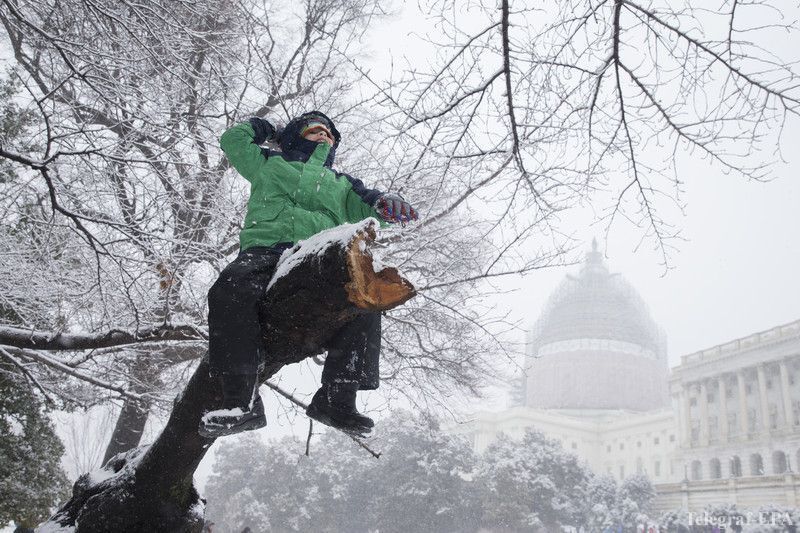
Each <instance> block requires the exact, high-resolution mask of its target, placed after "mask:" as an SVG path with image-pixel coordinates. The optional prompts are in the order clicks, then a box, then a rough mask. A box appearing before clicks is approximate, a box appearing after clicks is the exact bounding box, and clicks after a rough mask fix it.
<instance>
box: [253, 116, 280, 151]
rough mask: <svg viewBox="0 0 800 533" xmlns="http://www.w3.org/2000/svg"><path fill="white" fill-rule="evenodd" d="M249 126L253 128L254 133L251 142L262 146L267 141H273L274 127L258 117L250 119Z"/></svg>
mask: <svg viewBox="0 0 800 533" xmlns="http://www.w3.org/2000/svg"><path fill="white" fill-rule="evenodd" d="M250 125H251V126H253V131H255V132H256V137H255V139H253V142H254V143H256V144H264V143H265V142H267V141H274V140H275V133H276V132H275V126H273V125H272V124H270V123H269V121H268V120H265V119H263V118H260V117H253V118H251V119H250Z"/></svg>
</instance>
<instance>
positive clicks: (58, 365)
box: [0, 348, 145, 401]
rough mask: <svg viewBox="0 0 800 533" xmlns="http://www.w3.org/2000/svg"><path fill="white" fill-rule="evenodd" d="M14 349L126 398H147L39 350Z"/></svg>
mask: <svg viewBox="0 0 800 533" xmlns="http://www.w3.org/2000/svg"><path fill="white" fill-rule="evenodd" d="M0 351H3V352H4V353H8V352H6V350H4V349H3V348H0ZM12 351H13V352H16V353H17V354H18V355H21V356H22V357H25V358H27V359H32V360H34V361H36V362H38V363H42V364H43V365H45V366H49V367H50V368H55V369H56V370H59V371H61V372H64V373H65V374H69V375H70V376H72V377H74V378H78V379H80V380H81V381H85V382H87V383H91V384H92V385H95V386H97V387H100V388H102V389H107V390H110V391H113V392H116V393H117V394H119V395H120V396H122V397H124V398H129V399H131V400H136V401H144V400H145V397H144V396H143V395H141V394H136V393H134V392H128V391H126V390H125V389H123V388H122V387H117V386H116V385H112V384H111V383H108V382H105V381H102V380H99V379H97V378H94V377H92V376H87V375H86V374H84V373H83V372H79V371H77V370H75V369H74V368H72V367H70V366H67V365H65V364H64V363H63V362H61V361H58V360H56V359H53V358H51V357H48V356H47V355H45V354H43V353H39V352H37V351H35V350H22V349H19V348H13V349H12Z"/></svg>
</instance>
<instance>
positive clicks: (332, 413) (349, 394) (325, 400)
mask: <svg viewBox="0 0 800 533" xmlns="http://www.w3.org/2000/svg"><path fill="white" fill-rule="evenodd" d="M357 392H358V383H351V382H346V383H331V384H323V385H322V387H320V389H319V390H318V391H317V393H316V394H315V395H314V397H313V398H312V399H311V403H310V404H309V405H308V409H306V415H308V417H309V418H313V419H314V420H316V421H317V422H320V423H322V424H325V425H326V426H331V427H334V428H336V429H340V430H342V431H345V432H347V433H353V434H356V435H362V436H363V435H366V434H368V433H369V432H370V431H372V428H373V427H374V426H375V422H373V421H372V419H371V418H370V417H368V416H364V415H362V414H361V413H359V412H358V410H357V409H356V393H357Z"/></svg>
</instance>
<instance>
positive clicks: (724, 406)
mask: <svg viewBox="0 0 800 533" xmlns="http://www.w3.org/2000/svg"><path fill="white" fill-rule="evenodd" d="M717 388H718V390H717V394H719V402H718V403H717V405H718V406H719V412H718V413H717V428H718V429H719V439H720V442H723V443H726V442H728V396H727V394H728V391H727V388H726V384H725V375H724V374H723V375H721V376H719V377H718V378H717Z"/></svg>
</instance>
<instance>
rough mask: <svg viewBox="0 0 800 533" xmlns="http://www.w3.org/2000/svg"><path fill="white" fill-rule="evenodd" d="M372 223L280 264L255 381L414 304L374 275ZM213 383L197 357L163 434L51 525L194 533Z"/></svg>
mask: <svg viewBox="0 0 800 533" xmlns="http://www.w3.org/2000/svg"><path fill="white" fill-rule="evenodd" d="M375 225H376V223H375V221H374V220H371V219H370V220H368V221H365V222H362V223H360V224H357V225H356V224H353V225H347V226H340V227H338V228H334V229H332V230H329V231H326V232H322V233H320V234H318V235H315V236H314V237H312V238H311V239H309V240H307V241H304V242H303V243H301V244H300V245H298V246H295V248H294V249H293V250H292V253H291V254H287V255H284V257H283V258H282V261H281V262H280V264H279V266H278V270H277V272H276V274H275V277H274V278H273V281H272V285H271V286H270V288H269V289H268V290H267V293H266V295H265V301H264V306H263V308H262V312H261V313H260V318H261V324H262V331H263V332H264V336H265V350H264V351H265V353H267V354H269V360H267V361H264V370H263V373H262V374H261V375H260V379H261V381H262V382H263V381H265V380H267V379H268V378H269V377H271V376H272V375H273V374H275V373H276V372H277V371H278V370H280V369H281V368H282V367H283V366H284V365H286V364H289V363H293V362H296V361H300V360H302V359H303V358H305V357H309V356H312V355H315V354H318V353H321V352H322V351H324V349H325V344H326V343H327V342H328V340H329V339H330V338H331V337H332V336H333V334H334V333H335V332H336V331H337V330H338V329H339V328H340V327H342V325H344V324H345V323H346V322H347V321H349V320H350V319H351V318H352V317H353V316H355V315H357V314H359V313H363V312H366V311H377V310H385V309H391V308H393V307H395V306H398V305H400V304H402V303H404V302H405V301H407V300H408V299H410V298H411V297H413V296H414V294H415V292H414V288H413V286H412V285H411V284H410V283H409V282H408V281H407V280H405V279H404V278H402V277H401V276H400V275H399V274H398V273H397V271H396V270H395V269H391V268H388V269H384V270H382V271H381V272H378V273H375V272H374V271H373V265H372V257H371V254H370V252H369V248H368V244H369V243H371V242H372V241H373V240H374V238H375V229H374V228H375ZM220 400H221V391H220V389H219V385H218V381H217V380H212V379H211V378H210V377H209V375H208V359H207V357H206V358H203V360H202V361H201V362H200V365H199V366H198V368H197V370H196V371H195V373H194V374H193V375H192V377H191V378H190V380H189V383H188V384H187V385H186V388H185V389H184V391H183V393H182V394H181V395H180V396H179V397H178V398H177V399H176V402H175V408H174V409H173V411H172V414H171V416H170V418H169V421H168V422H167V425H166V427H165V428H164V430H163V431H162V432H161V435H159V437H158V438H157V439H156V440H155V442H154V443H153V444H152V445H151V446H149V447H140V448H137V449H135V450H132V451H131V452H129V453H128V454H126V455H124V456H118V457H117V458H116V459H115V460H114V461H112V462H110V463H109V464H106V466H105V467H104V471H103V472H102V474H103V477H105V479H99V478H92V476H90V475H89V474H85V475H83V476H81V478H80V479H78V481H77V482H76V483H75V487H74V490H73V497H72V498H71V499H70V501H68V502H67V503H66V504H65V505H64V506H63V507H62V508H61V509H60V510H59V511H58V513H56V515H55V516H53V518H51V521H52V522H55V523H58V524H59V525H61V526H75V531H76V532H77V533H86V532H100V531H117V532H127V531H131V532H133V531H184V532H200V531H201V529H202V525H203V512H202V503H201V502H200V500H199V497H198V494H197V491H196V490H195V488H194V486H193V484H192V474H193V473H194V471H195V469H196V468H197V465H198V464H199V463H200V461H201V460H202V459H203V456H204V455H205V452H206V450H208V448H209V447H210V446H211V444H212V443H213V439H205V438H203V437H201V436H200V435H199V434H198V433H197V428H198V425H199V423H200V418H201V417H202V416H203V414H204V413H205V412H207V411H209V410H210V409H213V408H214V407H216V406H217V405H219V401H220Z"/></svg>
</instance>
